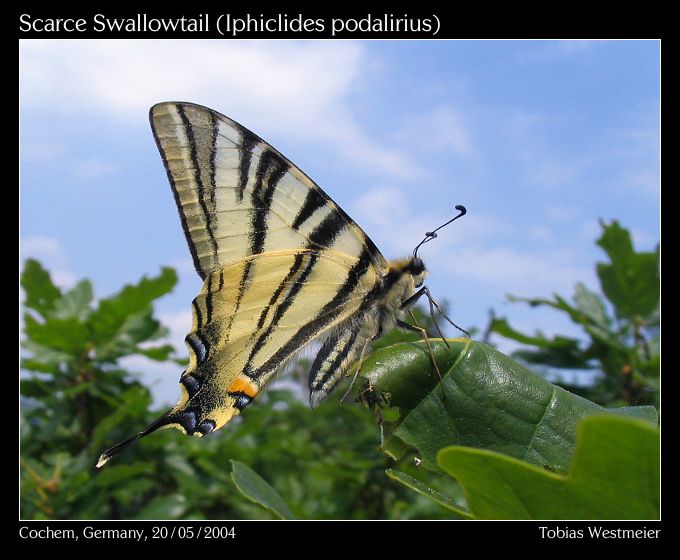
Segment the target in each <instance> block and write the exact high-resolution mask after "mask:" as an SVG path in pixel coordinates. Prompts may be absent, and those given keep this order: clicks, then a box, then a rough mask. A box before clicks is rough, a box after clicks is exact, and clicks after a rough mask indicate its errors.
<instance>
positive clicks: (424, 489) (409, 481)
mask: <svg viewBox="0 0 680 560" xmlns="http://www.w3.org/2000/svg"><path fill="white" fill-rule="evenodd" d="M385 474H387V476H389V477H390V478H391V479H393V480H396V481H398V482H401V483H402V484H403V485H404V486H406V487H408V488H410V489H411V490H415V491H416V492H418V494H420V495H422V496H425V497H426V498H429V499H430V500H432V501H433V502H435V503H436V504H439V505H440V506H442V507H444V508H446V509H447V510H449V511H450V512H452V515H451V518H452V519H472V518H473V517H472V515H470V513H469V512H468V511H465V510H464V509H463V508H461V507H460V506H459V505H458V504H457V503H456V502H455V501H453V500H452V499H451V498H449V497H448V496H445V495H444V494H442V493H441V492H438V491H437V490H435V489H434V488H430V487H429V486H428V485H427V484H425V483H424V482H423V481H422V480H418V479H417V478H414V477H412V476H411V475H408V474H406V473H405V472H401V471H396V470H394V469H387V470H386V471H385Z"/></svg>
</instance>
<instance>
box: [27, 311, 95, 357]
mask: <svg viewBox="0 0 680 560" xmlns="http://www.w3.org/2000/svg"><path fill="white" fill-rule="evenodd" d="M24 321H25V324H24V332H25V333H26V336H28V337H29V338H30V339H31V342H33V343H34V344H40V345H41V346H45V347H47V348H51V349H53V350H62V351H64V352H67V353H69V354H72V355H73V354H75V355H79V354H81V353H82V352H84V351H85V350H86V349H87V346H88V331H87V327H86V326H85V324H83V323H81V322H80V321H79V320H78V319H76V318H75V317H72V318H69V319H48V320H47V321H45V322H44V323H39V322H38V321H36V320H35V319H34V318H33V317H31V316H30V315H29V314H26V315H25V316H24Z"/></svg>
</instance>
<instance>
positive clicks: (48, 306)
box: [21, 259, 61, 317]
mask: <svg viewBox="0 0 680 560" xmlns="http://www.w3.org/2000/svg"><path fill="white" fill-rule="evenodd" d="M21 286H22V288H23V289H24V292H25V293H26V300H25V301H24V305H25V306H26V307H30V308H31V309H35V310H36V311H37V312H38V313H40V314H41V315H42V316H43V317H47V316H48V315H49V313H50V311H51V310H52V308H53V307H54V302H55V301H56V300H57V299H58V298H60V297H61V291H59V288H57V287H56V286H55V285H54V284H53V283H52V279H51V278H50V273H49V272H47V271H46V270H45V269H44V268H43V267H42V266H41V264H40V263H39V262H38V261H36V260H33V259H28V260H27V261H26V262H25V263H24V269H23V271H22V272H21Z"/></svg>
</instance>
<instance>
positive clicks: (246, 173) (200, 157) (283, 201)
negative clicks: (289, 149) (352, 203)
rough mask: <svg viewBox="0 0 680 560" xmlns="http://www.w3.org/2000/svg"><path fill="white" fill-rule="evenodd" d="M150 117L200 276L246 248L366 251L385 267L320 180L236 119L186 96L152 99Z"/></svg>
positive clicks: (247, 252) (251, 250) (244, 252)
mask: <svg viewBox="0 0 680 560" xmlns="http://www.w3.org/2000/svg"><path fill="white" fill-rule="evenodd" d="M150 119H151V126H152V129H153V132H154V136H155V137H156V142H157V144H158V148H159V150H160V152H161V156H162V157H163V161H164V163H165V167H166V169H167V172H168V177H169V179H170V183H171V184H172V187H173V191H174V194H175V201H176V202H177V207H178V210H179V213H180V216H181V218H182V226H183V228H184V232H185V235H186V238H187V242H188V243H189V248H190V250H191V253H192V256H193V258H194V264H195V265H196V270H197V271H198V273H199V275H200V276H201V277H202V278H205V277H206V276H207V274H208V273H209V272H211V271H213V270H216V269H217V268H219V267H220V266H224V265H225V264H227V263H230V262H232V261H234V260H237V259H239V258H242V257H246V256H248V255H253V254H259V253H266V252H272V251H278V250H288V249H293V248H304V247H314V248H333V249H335V250H336V251H339V252H342V253H345V254H347V255H354V256H356V257H358V256H360V255H361V253H362V252H363V251H364V250H368V251H369V252H370V256H371V260H372V262H373V263H374V265H375V266H377V267H379V268H384V267H385V266H386V261H385V259H384V257H383V256H382V255H381V254H380V252H379V251H378V250H377V248H376V247H375V245H374V244H373V242H372V241H371V240H370V239H369V238H368V236H367V235H366V234H365V233H364V232H363V231H362V230H361V229H360V228H359V227H358V226H357V225H356V224H355V223H354V222H353V221H352V219H351V218H350V217H349V216H347V214H345V212H343V211H342V210H341V209H340V208H339V207H338V206H337V205H336V204H335V203H334V202H333V201H332V200H331V199H330V198H329V197H328V195H326V193H324V192H323V191H322V190H321V189H320V188H319V187H318V185H316V184H315V183H314V182H313V181H312V180H311V179H309V177H307V176H306V175H305V174H304V173H303V172H302V171H300V169H298V168H297V167H296V166H295V165H294V164H292V163H291V162H290V161H289V160H288V159H287V158H285V157H284V156H282V155H281V154H280V153H279V152H278V151H277V150H275V149H274V148H272V147H271V146H270V145H269V144H267V143H266V142H265V141H264V140H262V139H260V138H259V137H258V136H256V135H255V134H253V133H252V132H250V131H249V130H247V129H246V128H244V127H242V126H241V125H239V124H238V123H236V122H234V121H232V120H231V119H229V118H227V117H225V116H223V115H220V114H219V113H217V112H215V111H212V110H210V109H207V108H205V107H201V106H199V105H193V104H189V103H161V104H159V105H155V106H154V107H152V109H151V112H150Z"/></svg>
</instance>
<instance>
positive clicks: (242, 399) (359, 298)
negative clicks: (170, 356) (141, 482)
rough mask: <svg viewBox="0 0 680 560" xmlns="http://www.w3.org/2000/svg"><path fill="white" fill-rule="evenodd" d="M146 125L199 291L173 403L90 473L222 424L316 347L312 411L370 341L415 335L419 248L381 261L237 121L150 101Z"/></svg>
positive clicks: (310, 184) (325, 200) (317, 192)
mask: <svg viewBox="0 0 680 560" xmlns="http://www.w3.org/2000/svg"><path fill="white" fill-rule="evenodd" d="M150 120H151V128H152V129H153V134H154V137H155V138H156V144H157V145H158V149H159V151H160V153H161V157H162V158H163V162H164V164H165V168H166V170H167V173H168V179H169V180H170V184H171V185H172V191H173V194H174V196H175V202H176V203H177V209H178V210H179V215H180V219H181V222H182V228H183V229H184V233H185V235H186V239H187V242H188V244H189V250H190V251H191V255H192V257H193V260H194V265H195V267H196V271H197V272H198V274H199V276H200V277H201V279H202V280H203V287H202V288H201V291H200V293H199V294H198V296H197V297H196V299H194V301H193V303H192V307H193V309H192V311H193V324H192V327H191V332H190V333H189V334H188V335H187V337H186V343H187V345H188V347H189V356H190V361H189V366H188V367H187V369H186V370H185V371H184V372H183V373H182V375H181V378H180V388H181V396H180V399H179V401H178V402H177V404H176V405H175V406H174V407H173V408H172V409H171V410H169V411H168V412H167V413H165V414H164V415H162V416H161V417H160V418H159V419H158V420H156V421H155V422H153V423H152V424H151V425H150V426H148V427H147V428H146V429H145V430H143V431H142V432H140V433H138V434H136V435H135V436H133V437H131V438H130V439H128V440H126V441H124V442H122V443H120V444H118V445H116V446H114V447H112V448H111V449H109V450H107V451H105V452H104V453H102V455H101V457H100V458H99V461H98V463H97V467H101V466H103V465H104V464H105V463H106V462H107V461H108V460H109V459H110V458H111V457H113V456H114V455H116V454H117V453H119V452H120V451H121V450H122V449H123V448H124V447H126V446H127V445H128V444H130V443H132V442H133V441H135V440H137V439H139V438H140V437H143V436H145V435H148V434H150V433H151V432H154V431H155V430H157V429H159V428H164V427H173V428H177V429H179V430H182V431H183V432H184V433H186V434H188V435H194V436H203V435H205V434H208V433H210V432H213V431H215V430H218V429H219V428H221V427H222V426H224V424H226V423H227V422H228V421H229V420H230V419H231V418H233V417H234V416H235V415H237V414H239V413H240V412H241V411H242V410H243V409H244V408H245V407H246V406H248V405H249V404H250V403H251V402H252V401H253V399H254V398H255V396H256V395H257V394H258V393H259V392H260V391H261V390H262V388H263V387H264V386H265V385H266V384H267V382H269V381H270V380H271V379H272V377H273V376H274V374H275V373H276V372H277V371H279V370H281V368H282V367H283V366H284V364H286V362H288V361H289V360H290V359H291V358H292V357H293V356H294V355H295V354H296V353H297V352H298V351H299V350H300V349H301V348H302V347H303V346H305V345H306V344H308V343H309V342H311V341H320V342H321V348H320V350H319V352H318V354H317V356H316V359H315V360H314V362H313V364H312V367H311V372H310V375H309V385H310V391H311V404H312V406H316V405H317V404H318V403H319V402H320V401H321V400H323V399H324V398H325V397H326V396H327V395H328V394H329V393H330V392H331V390H332V389H333V387H334V386H335V385H336V384H337V383H338V381H340V379H341V378H342V377H343V374H344V373H346V372H347V370H348V369H349V367H350V366H351V365H352V363H353V362H354V361H356V360H357V359H358V358H359V357H360V356H363V353H364V351H365V350H366V347H367V345H368V343H369V342H370V341H371V340H374V339H375V338H377V337H378V336H380V334H381V333H382V332H383V331H385V330H386V329H388V328H391V327H392V326H394V325H397V326H402V327H404V328H412V327H410V325H408V323H405V322H403V321H402V315H403V314H404V312H405V311H406V310H407V309H408V307H409V306H410V305H411V304H412V303H413V302H415V301H416V300H417V299H418V297H420V296H421V295H423V294H426V293H427V292H426V288H425V287H423V286H422V284H423V280H424V278H425V275H426V271H425V266H424V264H423V262H422V261H421V260H420V258H419V257H418V256H417V248H416V250H415V251H414V252H413V255H412V256H411V257H408V258H404V259H400V260H394V261H387V260H386V259H385V258H384V257H383V256H382V254H381V253H380V251H378V249H377V247H376V246H375V245H374V243H373V242H372V241H371V240H370V239H369V238H368V236H367V235H366V234H365V233H364V232H363V231H362V230H361V228H360V227H359V226H358V225H357V224H356V223H354V221H353V220H352V219H351V218H350V217H349V216H348V215H347V214H346V213H345V212H344V211H343V210H342V208H340V207H339V206H338V205H337V204H335V202H333V200H332V199H331V198H330V197H329V196H328V195H327V194H326V193H325V192H324V191H323V190H321V188H320V187H319V186H318V185H317V184H316V183H314V181H312V180H311V179H310V178H309V177H307V175H305V174H304V173H303V172H302V171H300V169H298V168H297V167H296V166H295V165H294V164H293V163H292V162H291V161H289V160H288V159H287V158H286V157H284V156H283V155H281V154H280V153H279V152H278V151H277V150H275V149H274V148H272V147H271V146H270V145H269V144H268V143H267V142H265V141H264V140H262V139H261V138H260V137H258V136H256V135H255V134H253V133H252V132H250V131H249V130H248V129H246V128H244V127H243V126H241V125H240V124H238V123H236V122H234V121H233V120H231V119H229V118H227V117H225V116H223V115H221V114H219V113H217V112H216V111H213V110H211V109H208V108H206V107H202V106H200V105H194V104H192V103H160V104H158V105H154V106H153V107H152V108H151V111H150ZM458 208H459V210H461V214H460V215H462V214H463V213H464V212H465V210H464V208H462V207H458ZM438 229H439V228H438ZM435 236H436V234H435V233H433V232H430V233H428V234H426V239H425V240H423V241H427V240H429V239H431V238H433V237H435ZM419 288H420V289H419Z"/></svg>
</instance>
